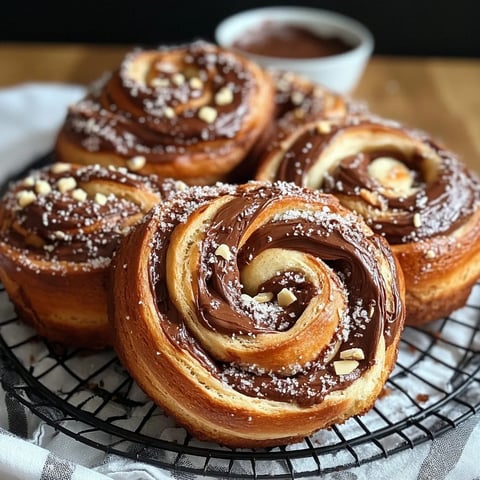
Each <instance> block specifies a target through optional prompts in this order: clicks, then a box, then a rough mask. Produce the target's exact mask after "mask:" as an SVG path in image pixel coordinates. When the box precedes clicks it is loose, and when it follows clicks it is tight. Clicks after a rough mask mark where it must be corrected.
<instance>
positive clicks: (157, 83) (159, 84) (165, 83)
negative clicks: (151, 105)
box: [150, 77, 170, 87]
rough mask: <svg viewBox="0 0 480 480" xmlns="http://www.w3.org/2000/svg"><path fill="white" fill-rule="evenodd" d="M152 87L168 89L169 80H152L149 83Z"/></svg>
mask: <svg viewBox="0 0 480 480" xmlns="http://www.w3.org/2000/svg"><path fill="white" fill-rule="evenodd" d="M150 85H152V87H168V86H169V85H170V80H169V79H168V78H158V77H156V78H153V79H152V81H151V82H150Z"/></svg>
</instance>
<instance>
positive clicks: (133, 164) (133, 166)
mask: <svg viewBox="0 0 480 480" xmlns="http://www.w3.org/2000/svg"><path fill="white" fill-rule="evenodd" d="M146 163H147V159H146V158H145V157H143V156H142V155H137V156H136V157H132V158H130V160H128V161H127V167H128V169H129V170H131V171H132V172H136V171H138V170H140V169H142V168H143V167H144V166H145V164H146Z"/></svg>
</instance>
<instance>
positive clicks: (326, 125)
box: [317, 120, 332, 134]
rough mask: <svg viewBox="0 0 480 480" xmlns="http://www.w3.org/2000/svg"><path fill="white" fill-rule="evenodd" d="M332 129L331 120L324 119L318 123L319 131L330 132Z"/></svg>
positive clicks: (322, 132)
mask: <svg viewBox="0 0 480 480" xmlns="http://www.w3.org/2000/svg"><path fill="white" fill-rule="evenodd" d="M331 131H332V126H331V125H330V123H329V122H326V121H325V120H322V121H321V122H318V123H317V132H318V133H321V134H326V133H330V132H331Z"/></svg>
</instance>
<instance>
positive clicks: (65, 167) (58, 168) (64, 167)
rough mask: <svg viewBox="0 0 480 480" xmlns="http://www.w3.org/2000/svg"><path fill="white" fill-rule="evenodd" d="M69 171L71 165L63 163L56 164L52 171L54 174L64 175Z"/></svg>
mask: <svg viewBox="0 0 480 480" xmlns="http://www.w3.org/2000/svg"><path fill="white" fill-rule="evenodd" d="M69 170H70V164H69V163H63V162H58V163H54V164H53V165H52V168H51V169H50V171H51V172H52V173H63V172H68V171H69Z"/></svg>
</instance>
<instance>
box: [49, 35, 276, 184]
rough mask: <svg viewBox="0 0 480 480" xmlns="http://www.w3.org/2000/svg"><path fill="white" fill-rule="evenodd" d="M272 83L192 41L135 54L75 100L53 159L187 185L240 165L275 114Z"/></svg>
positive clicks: (243, 62) (231, 56) (240, 61)
mask: <svg viewBox="0 0 480 480" xmlns="http://www.w3.org/2000/svg"><path fill="white" fill-rule="evenodd" d="M273 92H274V91H273V84H272V81H271V78H270V76H269V75H267V74H266V73H265V72H264V71H263V70H262V69H261V68H260V67H259V66H257V65H256V64H254V63H253V62H251V61H249V60H247V59H246V58H243V57H242V56H240V55H238V54H235V53H233V52H228V51H226V50H223V49H220V48H218V47H216V46H214V45H210V44H206V43H203V42H196V43H192V44H189V45H186V46H179V47H172V48H164V49H159V50H145V51H136V52H132V53H130V54H129V55H127V57H126V58H125V59H124V61H123V63H122V64H121V66H120V68H119V70H118V71H116V72H113V73H112V74H111V76H110V77H109V78H108V79H107V80H105V81H104V82H103V84H100V86H98V87H97V89H96V90H94V91H92V92H91V93H90V94H89V95H88V96H87V97H86V98H85V99H83V100H81V101H80V102H78V103H77V104H76V105H73V106H72V107H71V108H70V110H69V113H68V116H67V118H66V121H65V123H64V125H63V127H62V129H61V131H60V132H59V135H58V138H57V142H56V146H55V152H56V155H57V157H58V158H59V159H60V160H62V159H68V160H69V161H71V162H75V163H79V164H94V163H98V164H102V165H115V166H126V167H129V163H130V160H131V159H132V158H138V157H140V158H141V159H142V160H141V162H140V163H138V164H137V165H136V167H135V171H136V172H138V173H141V174H152V173H154V174H158V175H160V176H162V177H172V178H176V179H181V180H183V181H185V182H187V183H189V184H211V183H214V182H215V181H218V180H225V179H226V178H227V177H228V176H229V175H230V173H231V172H232V171H233V170H234V169H236V168H240V164H241V162H242V161H243V159H244V158H245V156H246V155H247V153H248V151H249V150H250V148H251V147H252V145H253V144H254V142H255V141H256V140H257V139H258V138H259V136H260V134H261V133H262V132H263V131H264V129H265V128H266V126H267V125H268V124H269V123H270V121H271V119H272V115H273V108H274V101H273V95H274V93H273Z"/></svg>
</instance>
